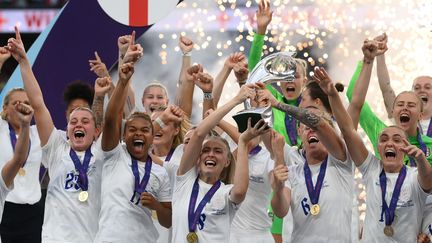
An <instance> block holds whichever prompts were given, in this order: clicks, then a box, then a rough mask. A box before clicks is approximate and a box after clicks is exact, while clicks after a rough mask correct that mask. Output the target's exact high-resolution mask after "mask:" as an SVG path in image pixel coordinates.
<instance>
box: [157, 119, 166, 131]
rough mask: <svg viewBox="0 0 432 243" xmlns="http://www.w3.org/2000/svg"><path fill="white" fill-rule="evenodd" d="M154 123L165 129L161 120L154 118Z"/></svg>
mask: <svg viewBox="0 0 432 243" xmlns="http://www.w3.org/2000/svg"><path fill="white" fill-rule="evenodd" d="M155 122H156V123H157V124H158V125H159V126H160V127H161V128H162V129H163V128H164V127H166V124H165V122H163V121H162V119H160V117H158V118H156V120H155Z"/></svg>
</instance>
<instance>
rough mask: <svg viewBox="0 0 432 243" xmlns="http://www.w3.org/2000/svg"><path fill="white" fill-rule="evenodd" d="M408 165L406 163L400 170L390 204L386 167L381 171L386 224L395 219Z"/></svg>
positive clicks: (388, 224)
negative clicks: (387, 198) (387, 194)
mask: <svg viewBox="0 0 432 243" xmlns="http://www.w3.org/2000/svg"><path fill="white" fill-rule="evenodd" d="M406 173H407V172H406V167H405V165H404V166H403V167H402V169H401V171H400V172H399V175H398V178H397V179H396V184H395V187H394V190H393V194H392V197H391V200H390V206H388V205H387V202H386V200H385V194H386V189H387V178H386V174H385V172H384V169H383V170H382V171H381V174H380V186H381V196H382V210H383V213H384V215H385V225H386V226H390V225H391V224H392V223H393V220H394V218H395V211H396V206H397V201H398V199H399V195H400V192H401V188H402V184H403V182H404V180H405V177H406Z"/></svg>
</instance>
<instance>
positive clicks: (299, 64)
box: [294, 58, 307, 79]
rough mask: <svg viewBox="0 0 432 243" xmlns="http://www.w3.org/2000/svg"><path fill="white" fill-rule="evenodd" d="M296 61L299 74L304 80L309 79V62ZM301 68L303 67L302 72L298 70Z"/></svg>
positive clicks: (297, 59)
mask: <svg viewBox="0 0 432 243" xmlns="http://www.w3.org/2000/svg"><path fill="white" fill-rule="evenodd" d="M294 60H295V62H296V64H297V72H299V73H300V74H301V75H303V78H304V79H307V62H306V61H305V60H303V59H300V58H294ZM299 67H301V70H298V68H299Z"/></svg>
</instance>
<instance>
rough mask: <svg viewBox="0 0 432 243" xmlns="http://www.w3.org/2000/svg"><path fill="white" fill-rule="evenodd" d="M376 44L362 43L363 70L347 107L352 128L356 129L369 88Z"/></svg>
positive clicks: (372, 42)
mask: <svg viewBox="0 0 432 243" xmlns="http://www.w3.org/2000/svg"><path fill="white" fill-rule="evenodd" d="M377 50H378V43H377V42H376V41H370V40H365V41H364V43H363V47H362V51H363V68H362V70H361V72H360V75H359V78H358V80H357V82H356V84H355V86H354V91H353V94H352V99H351V102H350V104H349V106H348V114H349V115H350V117H351V119H352V122H353V124H354V127H355V128H356V129H357V126H358V123H359V119H360V112H361V109H362V107H363V104H364V103H365V99H366V93H367V90H368V87H369V82H370V78H371V74H372V68H373V61H374V59H375V56H376V55H377Z"/></svg>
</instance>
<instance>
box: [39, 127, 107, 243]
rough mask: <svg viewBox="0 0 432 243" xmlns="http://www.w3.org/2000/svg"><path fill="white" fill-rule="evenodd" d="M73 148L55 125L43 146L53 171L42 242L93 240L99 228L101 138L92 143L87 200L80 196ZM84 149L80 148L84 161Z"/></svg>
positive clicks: (44, 155)
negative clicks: (73, 159)
mask: <svg viewBox="0 0 432 243" xmlns="http://www.w3.org/2000/svg"><path fill="white" fill-rule="evenodd" d="M70 148H71V147H70V145H69V142H68V141H66V140H65V139H64V137H63V135H62V133H61V132H58V131H57V130H56V129H53V131H52V132H51V135H50V137H49V139H48V143H47V144H46V145H45V146H44V147H43V148H42V151H43V160H44V161H45V162H46V164H47V166H48V171H49V175H50V183H49V185H48V192H47V197H46V202H45V215H44V224H43V227H42V242H45V243H51V242H53V243H54V242H55V243H58V242H62V243H63V242H70V243H72V242H77V243H78V242H79V243H82V242H93V239H94V237H95V235H96V232H97V227H98V219H99V210H100V184H101V172H102V163H103V160H102V154H101V152H102V149H101V144H100V140H98V141H97V143H93V145H92V147H91V153H92V157H91V160H90V164H89V168H88V172H87V176H88V194H89V196H88V200H87V201H86V202H80V201H79V200H78V195H79V193H80V192H81V191H82V190H81V188H80V187H79V186H78V183H77V180H78V175H77V174H76V172H75V166H74V163H73V161H72V159H71V158H70V156H69V152H70ZM84 153H85V152H77V155H78V158H79V159H80V161H81V162H82V161H83V158H84Z"/></svg>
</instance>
